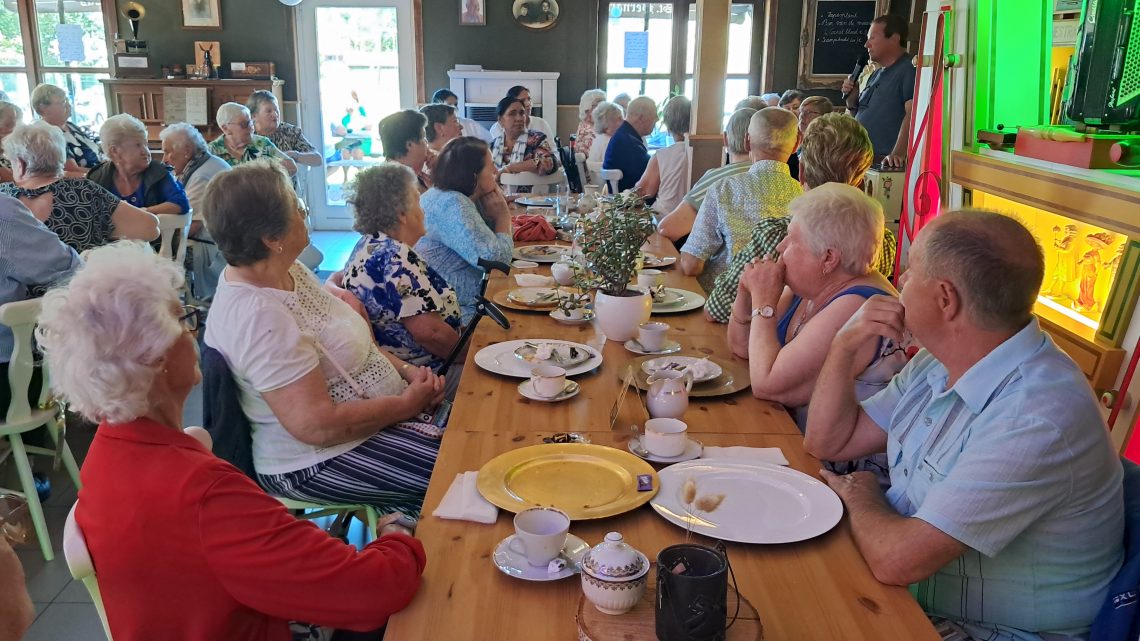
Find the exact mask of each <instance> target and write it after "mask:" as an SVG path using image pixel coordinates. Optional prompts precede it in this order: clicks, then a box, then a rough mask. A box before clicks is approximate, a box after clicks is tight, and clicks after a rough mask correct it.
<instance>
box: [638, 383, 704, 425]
mask: <svg viewBox="0 0 1140 641" xmlns="http://www.w3.org/2000/svg"><path fill="white" fill-rule="evenodd" d="M647 382H648V383H649V393H648V394H646V395H645V398H646V404H647V405H648V406H649V415H650V416H652V417H653V418H681V417H682V416H684V415H685V410H687V409H689V392H691V391H693V375H692V374H691V373H689V372H676V371H658V372H654V373H653V374H650V376H649V378H648V379H647Z"/></svg>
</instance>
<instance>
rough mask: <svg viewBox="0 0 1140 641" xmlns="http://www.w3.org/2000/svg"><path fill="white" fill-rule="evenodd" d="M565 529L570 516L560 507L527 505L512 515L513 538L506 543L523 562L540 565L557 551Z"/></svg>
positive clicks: (554, 556)
mask: <svg viewBox="0 0 1140 641" xmlns="http://www.w3.org/2000/svg"><path fill="white" fill-rule="evenodd" d="M569 532H570V517H569V516H568V515H567V514H566V513H565V512H563V511H562V510H559V509H557V508H553V507H532V508H527V509H525V510H523V511H522V512H519V513H518V514H516V515H515V538H513V539H511V542H510V543H509V544H507V545H508V547H510V549H511V551H513V552H515V553H517V554H521V555H523V556H525V557H526V562H527V563H529V564H531V565H533V566H537V567H544V566H546V565H547V564H549V563H550V562H551V561H553V560H554V559H555V558H557V557H558V555H559V554H561V552H562V548H563V547H565V545H566V535H567V533H569Z"/></svg>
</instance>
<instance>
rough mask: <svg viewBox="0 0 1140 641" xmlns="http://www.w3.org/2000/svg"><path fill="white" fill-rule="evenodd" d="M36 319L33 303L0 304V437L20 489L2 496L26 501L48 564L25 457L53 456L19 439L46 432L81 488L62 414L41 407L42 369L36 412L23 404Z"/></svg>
mask: <svg viewBox="0 0 1140 641" xmlns="http://www.w3.org/2000/svg"><path fill="white" fill-rule="evenodd" d="M39 314H40V301H39V299H34V300H23V301H16V302H12V303H5V304H4V305H0V323H3V324H4V325H7V326H8V327H10V328H12V360H10V361H9V362H8V389H9V390H10V392H11V398H12V400H11V401H10V402H9V404H8V408H7V409H8V414H7V416H6V417H5V420H4V421H2V422H0V438H5V437H6V438H7V439H8V444H9V445H10V447H11V454H12V459H13V461H14V462H15V464H16V472H17V475H18V476H19V478H20V486H21V488H22V491H19V492H16V491H13V490H2V491H4V492H9V493H13V494H19V495H21V496H23V497H24V499H25V500H27V502H28V513H29V514H30V515H31V517H32V525H34V526H35V529H36V536H37V537H38V538H39V540H40V550H41V551H42V552H43V554H44V559H45V560H47V561H51V560H52V559H54V558H55V552H54V551H52V548H51V537H49V536H48V527H47V521H46V520H44V510H43V506H41V505H40V498H39V495H38V494H36V481H35V479H34V478H32V465H31V462H30V461H29V460H28V456H30V455H34V456H55V454H56V451H55V450H53V449H48V448H46V447H36V446H32V445H25V444H24V438H23V435H24V434H26V433H28V432H31V431H32V430H35V429H37V428H39V427H41V426H42V427H44V428H45V429H47V431H48V434H49V435H51V438H52V441H54V442H55V443H56V446H57V447H58V448H59V449H60V458H61V459H62V460H63V465H64V467H65V468H67V473H68V475H70V476H71V480H72V481H74V482H75V487H76V488H79V487H82V483H80V481H79V466H77V465H76V464H75V457H74V456H72V455H71V448H69V447H68V446H67V440H66V439H64V436H63V425H61V421H62V415H60V414H57V412H56V408H55V407H47V408H46V409H45V408H44V406H45V405H47V402H48V398H49V396H50V395H49V387H50V386H49V381H48V371H47V368H46V367H44V368H42V369H41V373H42V375H43V386H42V387H41V391H40V398H39V403H38V405H39V407H36V408H33V407H32V406H31V405H30V404H29V403H28V387H29V386H30V385H31V381H32V372H33V369H34V367H35V359H34V354H33V350H32V330H33V329H34V328H35V326H36V319H37V318H38V317H39Z"/></svg>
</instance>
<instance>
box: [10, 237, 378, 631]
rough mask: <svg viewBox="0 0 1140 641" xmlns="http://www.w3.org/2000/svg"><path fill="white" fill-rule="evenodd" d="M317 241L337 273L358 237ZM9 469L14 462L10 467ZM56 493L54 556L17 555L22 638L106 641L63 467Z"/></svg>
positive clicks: (78, 439) (54, 477)
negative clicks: (24, 609) (79, 568)
mask: <svg viewBox="0 0 1140 641" xmlns="http://www.w3.org/2000/svg"><path fill="white" fill-rule="evenodd" d="M312 238H313V244H315V245H316V246H317V247H318V248H319V249H320V250H321V251H322V252H323V253H324V255H325V257H324V260H323V262H322V263H321V271H322V272H324V271H336V270H339V269H341V268H342V267H344V263H345V261H346V260H347V259H348V256H349V254H350V253H351V252H352V248H353V245H355V243H356V239H357V238H359V235H358V234H356V233H355V232H314V233H313V235H312ZM184 417H185V422H184V424H185V425H201V424H202V398H201V390H200V389H199V388H195V389H194V391H193V392H192V393H191V394H190V398H189V399H187V401H186V410H185V413H184ZM94 435H95V430H94V429H93V428H86V427H77V428H74V429H71V430H69V432H68V434H67V441H68V444H69V445H70V447H71V449H72V452H73V453H74V454H75V458H76V460H77V461H79V462H80V464H82V461H83V458H84V457H85V455H86V453H87V449H88V447H89V446H90V445H91V439H92V438H94ZM49 465H50V464H48V465H43V463H42V462H41V464H40V465H37V469H43V470H47V469H48V467H49ZM7 467H11V466H7ZM50 476H51V484H52V494H51V498H49V499H48V500H47V501H46V502H45V503H44V515H45V517H46V519H47V525H48V530H49V531H50V533H51V541H52V547H53V548H54V550H55V559H54V560H53V561H51V562H46V561H44V557H43V554H41V553H40V548H39V544H38V543H36V542H34V541H33V542H32V543H30V544H26V545H22V546H19V547H17V549H16V554H17V555H18V556H19V557H20V562H21V563H22V564H23V566H24V574H25V576H26V579H27V583H26V584H27V588H28V593H29V594H30V595H31V597H32V602H33V603H34V604H35V606H36V620H35V623H33V624H32V627H31V628H30V629H29V630H28V633H27V634H26V635H25V636H24V641H104V640H105V638H106V637H105V636H104V635H103V628H102V626H101V625H100V623H99V617H98V615H97V614H96V612H95V606H93V605H92V604H91V597H90V596H89V595H88V594H87V590H86V589H85V588H84V587H83V584H82V583H79V582H77V581H74V580H73V579H72V578H71V574H70V572H69V571H68V569H67V563H66V562H65V561H64V559H63V547H62V543H61V542H62V539H63V524H64V521H65V520H66V519H67V513H68V510H70V509H71V506H72V505H73V504H74V503H75V498H76V490H75V485H74V484H73V483H72V482H71V479H70V478H69V477H68V475H67V473H66V471H64V470H63V469H62V468H61V469H60V470H59V471H58V472H53V473H51V475H50ZM14 477H15V474H14V471H13V470H9V469H4V468H3V467H0V486H2V487H18V485H19V484H18V482H16V481H15V478H14ZM363 535H364V533H363V530H362V529H361V528H359V527H355V528H354V529H353V531H352V532H351V533H350V536H349V539H350V540H351V541H352V542H353V543H356V544H358V545H359V544H360V542H361V541H362V539H363Z"/></svg>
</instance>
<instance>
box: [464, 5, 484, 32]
mask: <svg viewBox="0 0 1140 641" xmlns="http://www.w3.org/2000/svg"><path fill="white" fill-rule="evenodd" d="M459 24H460V25H462V26H465V27H482V26H485V25H486V24H487V3H486V0H459Z"/></svg>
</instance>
